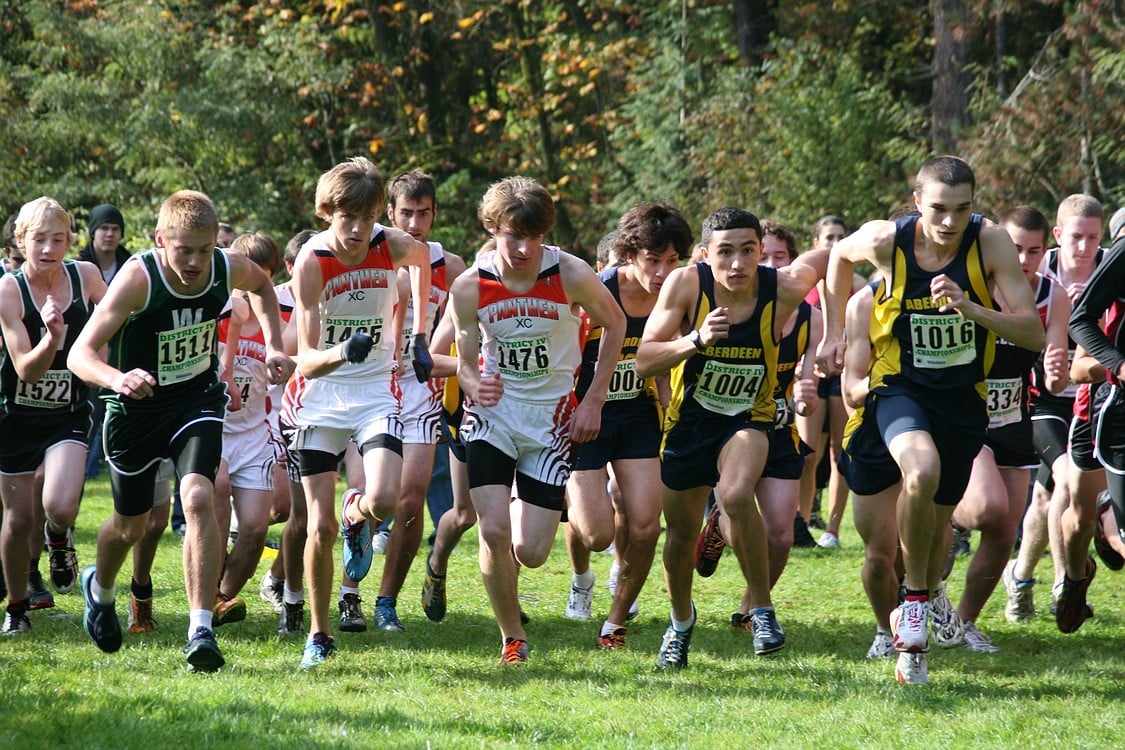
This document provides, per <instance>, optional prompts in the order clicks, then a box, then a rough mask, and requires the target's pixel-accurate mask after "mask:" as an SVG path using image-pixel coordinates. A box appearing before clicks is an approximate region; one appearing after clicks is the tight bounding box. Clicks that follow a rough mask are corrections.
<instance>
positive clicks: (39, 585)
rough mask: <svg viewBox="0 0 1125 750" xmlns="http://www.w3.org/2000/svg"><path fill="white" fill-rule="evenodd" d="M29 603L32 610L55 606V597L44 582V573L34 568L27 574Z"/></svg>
mask: <svg viewBox="0 0 1125 750" xmlns="http://www.w3.org/2000/svg"><path fill="white" fill-rule="evenodd" d="M27 605H28V606H27V608H28V609H32V610H35V609H49V608H51V607H53V606H55V597H54V595H53V594H52V593H51V592H50V591H48V590H47V584H45V583H43V574H42V573H40V572H39V571H38V570H36V569H34V568H32V570H31V572H30V573H29V574H28V576H27Z"/></svg>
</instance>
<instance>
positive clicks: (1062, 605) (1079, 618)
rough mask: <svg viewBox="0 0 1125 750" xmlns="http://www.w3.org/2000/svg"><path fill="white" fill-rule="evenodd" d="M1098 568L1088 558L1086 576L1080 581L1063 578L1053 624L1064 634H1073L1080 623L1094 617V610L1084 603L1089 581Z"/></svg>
mask: <svg viewBox="0 0 1125 750" xmlns="http://www.w3.org/2000/svg"><path fill="white" fill-rule="evenodd" d="M1097 572H1098V566H1097V564H1096V563H1094V561H1093V560H1092V559H1090V558H1087V559H1086V576H1085V577H1084V578H1083V579H1082V580H1081V581H1073V580H1071V578H1070V576H1066V575H1064V576H1063V583H1062V592H1061V594H1060V595H1059V598H1058V610H1057V611H1056V612H1055V624H1056V625H1058V626H1059V630H1061V631H1062V632H1064V633H1073V632H1074V631H1076V630H1078V628H1080V627H1082V623H1084V622H1086V620H1087V619H1089V618H1091V617H1093V616H1094V610H1093V609H1091V608H1090V605H1089V604H1087V603H1086V590H1087V589H1089V588H1090V581H1092V580H1094V574H1095V573H1097Z"/></svg>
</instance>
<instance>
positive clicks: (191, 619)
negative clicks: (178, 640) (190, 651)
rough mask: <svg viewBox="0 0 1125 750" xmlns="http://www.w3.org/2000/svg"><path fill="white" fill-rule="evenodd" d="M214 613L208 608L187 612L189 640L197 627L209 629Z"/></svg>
mask: <svg viewBox="0 0 1125 750" xmlns="http://www.w3.org/2000/svg"><path fill="white" fill-rule="evenodd" d="M214 615H215V613H214V612H212V611H211V610H209V609H193V610H191V611H190V612H188V631H187V637H188V640H189V641H190V640H191V637H192V636H193V635H195V631H196V629H197V628H207V629H208V630H211V629H212V627H211V623H212V620H213V618H214Z"/></svg>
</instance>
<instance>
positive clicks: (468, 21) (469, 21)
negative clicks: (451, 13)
mask: <svg viewBox="0 0 1125 750" xmlns="http://www.w3.org/2000/svg"><path fill="white" fill-rule="evenodd" d="M473 23H475V19H474V18H472V17H469V18H462V19H461V20H459V21H458V22H457V25H458V26H460V27H461V28H462V29H467V28H469V27H470V26H472V25H473Z"/></svg>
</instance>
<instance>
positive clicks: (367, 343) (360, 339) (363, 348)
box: [342, 331, 375, 365]
mask: <svg viewBox="0 0 1125 750" xmlns="http://www.w3.org/2000/svg"><path fill="white" fill-rule="evenodd" d="M373 346H375V339H373V338H371V334H370V333H368V332H367V331H356V332H355V333H353V334H352V335H351V336H348V338H347V339H346V340H345V341H344V343H343V344H342V351H343V352H344V359H346V360H348V361H349V362H351V363H352V364H353V365H354V364H359V363H360V362H362V361H363V360H365V359H367V355H368V354H370V353H371V348H372V347H373Z"/></svg>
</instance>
